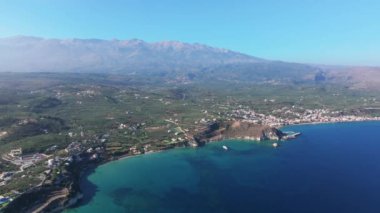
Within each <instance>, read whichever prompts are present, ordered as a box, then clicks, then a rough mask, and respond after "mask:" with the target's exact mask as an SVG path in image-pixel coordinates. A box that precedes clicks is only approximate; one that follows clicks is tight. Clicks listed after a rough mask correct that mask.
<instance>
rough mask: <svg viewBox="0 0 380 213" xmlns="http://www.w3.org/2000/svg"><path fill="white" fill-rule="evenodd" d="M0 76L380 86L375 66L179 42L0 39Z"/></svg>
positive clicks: (16, 37)
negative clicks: (98, 76) (253, 53)
mask: <svg viewBox="0 0 380 213" xmlns="http://www.w3.org/2000/svg"><path fill="white" fill-rule="evenodd" d="M0 72H86V73H88V72H90V73H124V74H131V75H142V76H144V75H150V76H161V77H162V76H163V77H171V78H186V79H189V80H196V79H210V78H211V79H221V80H230V81H252V82H257V83H268V82H269V83H270V82H271V83H289V82H291V83H305V82H308V83H311V82H313V83H323V82H331V83H339V84H345V85H347V86H349V87H352V88H377V87H380V69H379V68H376V67H344V66H322V65H309V64H301V63H288V62H281V61H273V60H267V59H262V58H258V57H253V56H250V55H247V54H243V53H239V52H234V51H231V50H227V49H221V48H214V47H210V46H207V45H203V44H198V43H195V44H189V43H183V42H178V41H163V42H154V43H148V42H145V41H142V40H137V39H133V40H100V39H44V38H39V37H28V36H15V37H8V38H2V39H0Z"/></svg>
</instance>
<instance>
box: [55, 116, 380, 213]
mask: <svg viewBox="0 0 380 213" xmlns="http://www.w3.org/2000/svg"><path fill="white" fill-rule="evenodd" d="M362 122H380V120H378V119H373V120H362V121H328V122H309V123H298V124H289V125H283V126H280V127H277V128H278V129H280V130H281V129H282V128H287V127H292V126H302V125H321V124H343V123H362ZM231 139H232V138H231ZM236 139H238V138H236ZM223 140H227V139H221V140H212V141H209V143H212V142H218V141H223ZM238 140H244V139H241V138H240V139H238ZM290 140H291V139H290ZM246 141H258V140H252V139H250V140H246ZM258 142H260V141H258ZM188 147H192V148H201V147H202V146H196V147H194V146H174V147H171V148H169V149H163V150H152V151H150V152H148V153H142V154H136V155H128V154H125V155H121V156H118V157H113V158H108V159H104V160H103V161H101V162H99V163H97V164H95V165H92V166H90V167H87V168H84V170H83V172H81V174H80V176H79V179H78V180H77V181H78V183H79V192H77V193H76V194H73V195H72V197H77V196H78V194H79V195H83V197H82V198H81V199H78V200H76V202H75V203H71V204H70V205H68V206H65V207H63V208H62V210H63V212H65V210H68V209H75V208H77V207H80V206H82V205H85V204H86V203H87V202H89V201H91V199H92V197H86V196H85V194H86V193H85V192H84V191H85V190H83V185H82V183H83V182H86V181H87V182H88V177H89V176H90V175H91V174H92V173H93V172H94V171H95V170H96V169H97V168H98V167H99V166H102V165H106V164H108V163H111V162H113V161H119V160H126V159H128V158H133V157H138V156H143V155H149V154H155V153H159V152H164V151H167V150H172V149H176V148H188ZM95 187H96V186H95Z"/></svg>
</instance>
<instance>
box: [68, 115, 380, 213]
mask: <svg viewBox="0 0 380 213" xmlns="http://www.w3.org/2000/svg"><path fill="white" fill-rule="evenodd" d="M283 130H286V131H295V132H301V133H302V135H301V136H299V137H298V138H296V139H294V140H289V141H283V142H280V146H279V147H277V148H274V147H273V146H272V143H273V141H268V142H253V141H242V140H227V141H220V142H213V143H209V144H207V145H206V146H204V147H201V148H178V149H173V150H168V151H164V152H159V153H152V154H146V155H141V156H136V157H131V158H125V159H122V160H118V161H113V162H110V163H107V164H104V165H102V166H99V167H98V168H96V169H95V170H94V172H93V173H91V174H90V175H89V176H88V177H87V179H84V180H83V182H82V187H83V190H84V193H85V199H84V200H83V202H82V203H81V205H79V206H77V207H75V208H71V209H69V210H67V211H66V213H90V212H91V213H93V212H133V213H135V212H154V213H156V212H157V213H161V212H162V213H164V212H165V213H166V212H170V213H181V212H186V213H187V212H195V213H203V212H221V213H223V212H252V213H255V212H257V213H272V212H273V213H274V212H276V213H312V212H313V213H314V212H315V213H330V212H331V213H351V212H352V213H379V212H380V122H356V123H335V124H318V125H299V126H288V127H286V128H283ZM222 146H227V147H228V148H229V149H228V150H224V149H223V147H222Z"/></svg>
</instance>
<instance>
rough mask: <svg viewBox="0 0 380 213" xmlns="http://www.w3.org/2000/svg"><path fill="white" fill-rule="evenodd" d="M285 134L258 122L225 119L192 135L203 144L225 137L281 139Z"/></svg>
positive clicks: (258, 139) (257, 139) (260, 139)
mask: <svg viewBox="0 0 380 213" xmlns="http://www.w3.org/2000/svg"><path fill="white" fill-rule="evenodd" d="M284 136H285V134H284V133H283V132H281V131H280V130H278V129H276V128H274V127H269V126H263V125H259V124H253V123H248V122H244V121H226V122H221V121H218V122H214V123H211V124H210V125H209V126H208V127H207V129H205V130H204V131H203V132H201V133H199V134H197V135H195V136H194V139H195V141H196V142H197V143H198V145H203V144H205V143H207V142H210V141H218V140H225V139H244V140H256V141H262V140H281V139H282V138H283V137H284Z"/></svg>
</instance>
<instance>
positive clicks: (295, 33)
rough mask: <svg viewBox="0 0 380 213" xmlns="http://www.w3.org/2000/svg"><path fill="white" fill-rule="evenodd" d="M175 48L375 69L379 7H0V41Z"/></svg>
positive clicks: (9, 3) (242, 0)
mask: <svg viewBox="0 0 380 213" xmlns="http://www.w3.org/2000/svg"><path fill="white" fill-rule="evenodd" d="M15 35H27V36H38V37H45V38H99V39H133V38H137V39H142V40H146V41H148V42H155V41H167V40H176V41H182V42H189V43H202V44H207V45H210V46H215V47H220V48H226V49H231V50H234V51H238V52H242V53H246V54H249V55H253V56H257V57H261V58H266V59H274V60H283V61H291V62H302V63H316V64H337V65H338V64H339V65H369V66H380V1H379V0H229V1H227V0H23V1H22V0H0V37H9V36H15Z"/></svg>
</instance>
